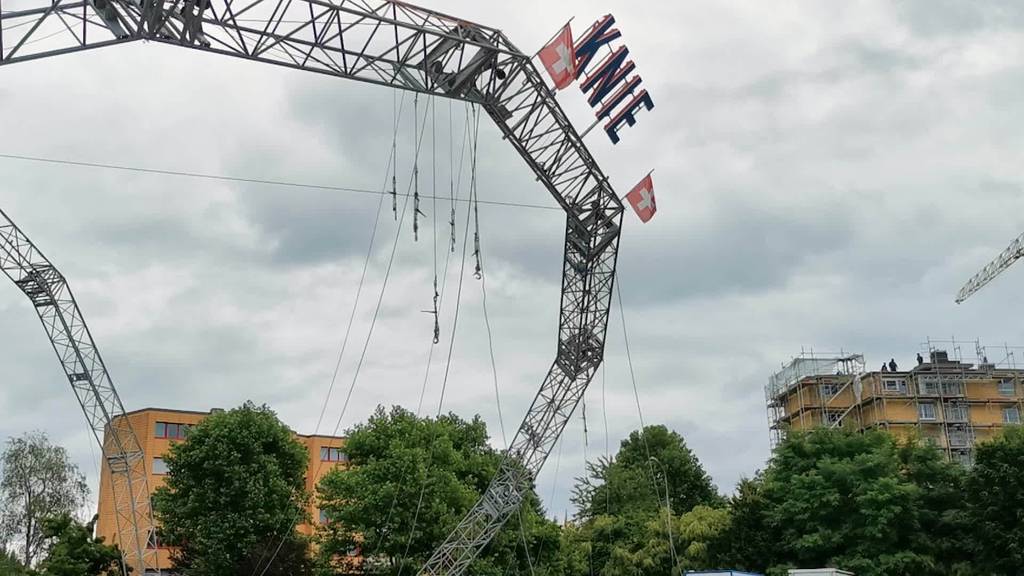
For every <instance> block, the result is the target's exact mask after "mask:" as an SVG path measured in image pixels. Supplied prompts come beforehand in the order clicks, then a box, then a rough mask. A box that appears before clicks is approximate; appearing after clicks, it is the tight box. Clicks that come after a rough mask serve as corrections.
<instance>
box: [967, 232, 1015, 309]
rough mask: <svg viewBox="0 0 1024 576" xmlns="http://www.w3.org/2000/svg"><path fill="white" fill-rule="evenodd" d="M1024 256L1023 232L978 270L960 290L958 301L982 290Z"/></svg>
mask: <svg viewBox="0 0 1024 576" xmlns="http://www.w3.org/2000/svg"><path fill="white" fill-rule="evenodd" d="M1022 256H1024V234H1021V235H1020V236H1018V237H1017V238H1015V239H1014V241H1013V242H1010V245H1009V246H1007V247H1006V250H1003V251H1002V252H1000V253H999V255H998V256H996V257H995V259H994V260H992V261H991V262H989V263H988V264H986V265H985V267H984V268H982V269H981V270H980V271H978V273H977V274H975V275H974V276H973V277H972V278H971V279H970V280H968V281H967V283H966V284H964V285H963V287H962V288H960V291H959V292H957V294H956V303H957V304H962V303H963V302H964V300H967V299H968V298H970V297H971V295H972V294H974V293H975V292H977V291H978V290H981V289H982V288H983V287H984V286H985V285H986V284H988V283H989V282H991V281H992V280H994V279H995V277H996V276H999V275H1000V274H1002V272H1003V270H1006V269H1007V268H1009V267H1010V265H1011V264H1013V263H1014V262H1016V261H1017V260H1019V259H1020V258H1021V257H1022Z"/></svg>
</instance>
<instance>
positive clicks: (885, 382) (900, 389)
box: [882, 378, 907, 394]
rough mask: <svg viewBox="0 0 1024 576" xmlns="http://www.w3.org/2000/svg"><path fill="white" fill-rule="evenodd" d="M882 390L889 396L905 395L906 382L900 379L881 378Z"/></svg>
mask: <svg viewBox="0 0 1024 576" xmlns="http://www.w3.org/2000/svg"><path fill="white" fill-rule="evenodd" d="M882 390H885V391H886V392H887V393H889V394H906V393H907V382H906V381H905V380H903V379H902V378H883V379H882Z"/></svg>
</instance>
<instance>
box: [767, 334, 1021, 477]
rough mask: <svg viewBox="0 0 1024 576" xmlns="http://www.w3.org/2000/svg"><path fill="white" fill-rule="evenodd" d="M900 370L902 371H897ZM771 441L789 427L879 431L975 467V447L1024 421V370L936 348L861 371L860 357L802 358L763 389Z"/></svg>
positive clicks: (796, 359)
mask: <svg viewBox="0 0 1024 576" xmlns="http://www.w3.org/2000/svg"><path fill="white" fill-rule="evenodd" d="M897 368H898V367H897ZM766 398H767V402H768V413H769V421H770V426H771V433H772V439H773V442H776V443H777V442H778V441H779V440H781V438H782V437H783V436H784V435H785V433H786V432H787V431H789V430H806V429H811V428H818V427H838V426H846V427H852V428H855V429H858V430H867V429H871V428H881V429H885V430H888V431H890V432H892V433H893V434H895V435H896V436H900V437H910V436H916V437H919V438H922V439H924V440H926V441H930V442H933V443H934V444H935V445H936V446H938V447H939V448H941V449H942V450H943V451H944V452H945V453H946V456H947V457H948V458H949V459H950V460H953V461H958V462H961V463H963V464H966V465H970V464H971V463H972V462H973V458H974V445H975V444H976V443H978V442H982V441H984V440H986V439H989V438H991V437H993V436H994V435H995V434H996V433H998V431H999V430H1000V429H1001V428H1003V427H1005V426H1012V425H1019V424H1021V422H1022V417H1024V369H1018V368H1015V367H1009V366H996V365H995V364H990V363H988V361H987V358H983V361H981V362H978V363H976V364H968V363H964V362H961V361H959V360H951V359H950V358H949V356H948V355H947V353H946V352H945V351H943V350H931V351H930V352H929V353H928V358H927V360H926V359H925V358H923V357H919V362H918V364H917V365H915V366H914V367H913V368H911V369H910V370H903V371H901V370H899V369H897V370H895V371H889V370H887V371H884V372H883V371H875V372H868V371H865V370H864V359H863V357H862V356H860V355H836V356H830V357H822V356H811V355H802V356H800V357H798V358H795V359H794V360H793V361H792V362H791V363H789V364H788V365H786V366H785V367H784V368H783V369H782V370H780V371H779V372H777V373H776V374H774V375H772V377H771V378H770V379H769V381H768V386H767V388H766Z"/></svg>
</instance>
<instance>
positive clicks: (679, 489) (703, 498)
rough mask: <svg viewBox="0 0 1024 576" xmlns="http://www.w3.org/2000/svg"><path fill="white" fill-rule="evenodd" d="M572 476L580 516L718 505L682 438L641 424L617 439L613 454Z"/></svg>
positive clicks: (679, 510)
mask: <svg viewBox="0 0 1024 576" xmlns="http://www.w3.org/2000/svg"><path fill="white" fill-rule="evenodd" d="M587 469H588V474H587V476H586V477H584V478H581V479H577V485H576V488H575V489H574V494H573V503H574V504H575V505H576V507H577V509H578V510H579V512H578V515H579V518H581V519H587V518H593V517H595V516H598V515H601V514H606V515H607V514H612V515H619V514H654V513H656V512H657V511H658V509H659V508H661V507H662V506H665V504H666V489H667V491H668V500H669V502H671V508H672V511H673V513H676V514H682V513H685V512H687V511H689V510H690V509H691V508H693V507H694V506H698V505H702V504H703V505H710V506H715V505H719V504H721V503H723V500H722V498H721V496H719V495H718V492H717V490H716V489H715V486H714V484H713V483H712V482H711V478H710V477H709V476H708V474H707V472H705V471H704V468H703V467H702V466H701V464H700V461H699V460H697V457H696V456H695V455H694V454H693V452H692V451H691V450H690V448H689V447H687V445H686V441H685V440H683V437H682V436H680V435H679V434H678V433H677V432H674V431H671V430H669V429H668V428H666V427H665V426H662V425H656V426H647V427H646V428H644V430H643V431H639V430H638V431H634V432H633V433H631V434H630V435H629V438H627V439H625V440H623V441H622V443H621V445H620V446H619V451H618V453H617V454H616V455H615V457H614V458H611V459H606V458H600V459H599V460H598V461H597V462H596V463H593V464H588V466H587Z"/></svg>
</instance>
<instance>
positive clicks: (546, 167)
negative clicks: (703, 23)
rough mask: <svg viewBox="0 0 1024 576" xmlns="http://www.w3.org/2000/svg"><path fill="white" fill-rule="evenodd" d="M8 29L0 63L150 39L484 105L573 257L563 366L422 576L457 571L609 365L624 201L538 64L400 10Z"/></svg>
mask: <svg viewBox="0 0 1024 576" xmlns="http://www.w3.org/2000/svg"><path fill="white" fill-rule="evenodd" d="M14 1H16V2H17V6H18V7H19V8H18V9H17V10H11V9H10V8H9V7H7V6H4V4H5V3H6V4H10V3H11V2H14ZM4 9H7V10H9V11H6V12H5V11H4ZM0 28H3V29H4V31H3V32H2V34H4V35H6V36H0V64H6V63H12V62H18V61H25V60H31V59H34V58H42V57H46V56H51V55H55V54H62V53H67V52H75V51H80V50H86V49H90V48H96V47H100V46H107V45H111V44H118V43H123V42H130V41H133V40H139V39H147V40H150V41H154V42H162V43H166V44H172V45H176V46H183V47H187V48H192V49H196V50H202V51H206V52H214V53H218V54H224V55H228V56H235V57H239V58H245V59H247V60H254V61H259V62H266V63H270V64H277V65H280V66H286V67H289V68H296V69H301V70H308V71H311V72H317V73H321V74H328V75H332V76H338V77H341V78H349V79H353V80H359V81H363V82H369V83H373V84H380V85H384V86H390V87H393V88H399V89H404V90H411V91H415V92H422V93H426V94H434V95H437V96H441V97H447V98H454V99H457V100H463V101H468V102H474V103H477V104H479V105H481V106H482V107H483V109H484V110H485V111H486V112H487V114H488V115H489V116H490V117H491V119H492V120H493V121H494V122H495V124H496V125H497V126H498V128H499V129H500V130H501V132H502V135H503V137H504V139H506V140H508V141H509V142H510V143H511V144H512V146H513V147H515V149H516V150H517V151H518V152H519V154H520V155H521V156H522V157H523V159H524V160H525V161H526V163H527V165H528V166H529V167H530V169H531V170H533V172H534V175H535V176H536V178H537V180H538V181H540V182H541V184H543V185H544V187H545V188H547V190H548V192H549V193H551V195H552V197H553V198H554V199H555V201H556V202H557V203H558V204H559V206H561V207H562V208H563V209H564V210H565V213H566V230H565V253H564V254H565V255H564V262H563V266H562V296H561V311H560V315H559V329H558V341H557V349H556V354H555V360H554V362H553V364H552V366H551V368H550V370H549V371H548V373H547V376H546V377H545V379H544V381H543V383H542V384H541V387H540V390H539V392H538V393H537V396H536V397H535V399H534V401H533V404H532V405H531V406H530V409H529V410H528V412H527V414H526V416H525V417H524V419H523V421H522V423H521V424H520V426H519V430H518V432H517V433H516V436H515V438H514V439H513V441H512V443H511V444H510V446H509V449H508V451H507V452H506V455H505V458H504V460H503V463H502V465H501V467H500V469H499V471H498V473H497V475H496V476H495V478H494V479H493V481H492V483H491V485H490V487H489V488H488V490H487V492H486V493H485V494H484V495H483V497H482V498H481V499H480V501H479V502H477V504H476V505H475V506H474V507H473V509H472V510H471V511H470V512H469V514H467V516H466V517H465V518H464V519H463V521H462V522H461V523H460V524H459V525H458V527H457V528H456V529H455V530H454V531H453V532H452V534H451V535H450V536H449V537H448V539H447V540H446V541H445V543H444V544H443V545H442V546H441V547H440V548H438V549H437V551H436V552H435V553H434V555H433V557H432V558H431V559H430V560H429V562H428V563H427V564H426V565H425V566H424V568H423V570H422V572H421V573H422V574H430V575H441V574H446V575H458V574H462V573H463V572H464V571H465V569H466V567H467V566H469V564H470V563H471V562H472V561H473V559H474V558H475V557H476V555H477V554H478V553H479V551H480V550H481V549H482V548H483V547H484V546H485V545H486V544H487V543H488V542H489V541H490V539H491V538H492V537H493V536H494V534H495V533H496V532H497V531H498V529H500V528H501V526H502V525H503V524H504V523H505V521H506V520H507V519H508V518H509V516H510V515H511V514H512V513H513V512H514V511H515V510H516V509H517V508H518V507H519V505H520V503H521V501H522V497H523V494H524V492H525V491H527V490H528V489H529V486H530V483H531V481H532V479H533V478H535V477H536V474H537V473H538V472H539V471H540V469H541V467H542V466H543V465H544V461H545V460H546V459H547V457H548V454H549V453H550V451H551V449H552V447H553V446H554V444H555V442H556V440H557V439H558V437H559V436H560V435H561V433H562V429H563V428H564V427H565V425H566V423H567V422H568V420H569V418H570V416H571V415H572V413H573V411H574V410H575V408H576V405H577V404H578V403H579V401H580V399H581V398H582V397H583V393H584V392H585V391H586V388H587V386H588V385H589V384H590V381H591V379H592V378H593V375H594V373H595V372H596V370H597V368H598V366H599V365H600V363H601V361H602V359H603V358H604V345H605V334H606V332H607V327H608V311H609V307H610V304H611V295H612V287H613V282H614V279H615V265H616V258H617V255H618V244H619V236H620V231H621V223H622V212H623V206H622V202H621V201H620V200H619V198H618V196H617V195H616V194H615V192H614V190H613V189H612V187H611V185H610V184H609V183H608V178H607V177H606V176H605V174H604V173H603V172H602V171H601V169H600V167H599V166H598V165H597V163H596V162H595V160H594V158H593V157H592V156H591V154H590V151H589V150H588V149H587V147H586V145H585V144H584V143H583V140H582V138H581V137H580V136H579V134H578V132H577V131H576V129H575V128H574V127H573V126H572V124H571V123H570V121H569V119H568V118H567V117H566V115H565V113H564V111H563V110H562V108H561V107H560V106H559V105H558V103H557V102H556V101H555V99H554V96H553V93H552V91H551V90H550V89H549V88H548V87H547V86H546V85H545V83H544V80H543V79H542V77H541V75H540V73H539V72H538V71H537V69H536V67H535V66H534V65H533V62H532V60H531V57H530V56H528V55H526V54H524V53H523V52H522V51H520V50H519V49H518V48H516V47H515V46H514V45H513V44H512V43H511V42H509V40H508V38H506V37H505V35H504V34H503V33H502V32H501V31H500V30H497V29H495V28H490V27H486V26H482V25H480V24H476V23H472V22H468V21H466V20H463V19H460V18H456V17H452V16H448V15H445V14H441V13H439V12H435V11H431V10H427V9H424V8H419V7H416V6H412V5H409V4H406V3H405V2H399V1H392V0H380V1H373V2H371V1H369V0H338V1H335V2H329V1H325V0H288V1H285V0H247V1H246V2H244V3H235V2H234V0H175V1H165V0H0Z"/></svg>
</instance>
